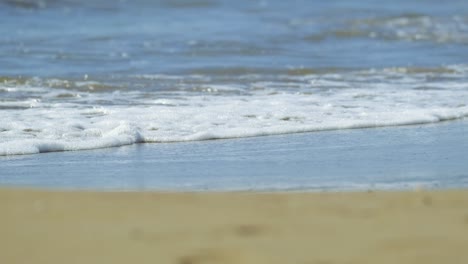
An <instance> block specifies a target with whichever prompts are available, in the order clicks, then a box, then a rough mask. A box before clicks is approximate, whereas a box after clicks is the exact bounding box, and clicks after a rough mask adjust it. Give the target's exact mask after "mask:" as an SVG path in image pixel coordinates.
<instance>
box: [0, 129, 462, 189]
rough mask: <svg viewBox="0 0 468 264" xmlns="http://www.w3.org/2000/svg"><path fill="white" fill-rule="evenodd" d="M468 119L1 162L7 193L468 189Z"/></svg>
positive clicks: (3, 159)
mask: <svg viewBox="0 0 468 264" xmlns="http://www.w3.org/2000/svg"><path fill="white" fill-rule="evenodd" d="M467 156H468V126H467V121H460V122H446V123H441V124H434V125H424V126H406V127H388V128H377V129H352V130H336V131H327V132H315V133H303V134H294V135H278V136H270V137H256V138H241V139H232V140H212V141H206V142H197V141H192V142H182V143H171V144H165V143H161V144H139V145H132V146H125V147H120V148H113V149H100V150H93V151H70V152H60V153H59V152H56V153H45V154H42V155H25V156H4V157H0V183H1V185H2V186H10V187H11V186H12V187H27V188H31V187H35V188H47V189H70V190H75V189H85V190H90V189H91V190H158V191H366V190H415V189H421V188H424V189H449V188H450V189H452V188H467V187H468V173H467V172H468V163H467V162H466V157H467Z"/></svg>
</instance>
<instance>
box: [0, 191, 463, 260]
mask: <svg viewBox="0 0 468 264" xmlns="http://www.w3.org/2000/svg"><path fill="white" fill-rule="evenodd" d="M0 212H1V218H0V234H1V235H0V248H1V253H0V263H48V264H50V263H112V264H114V263H175V264H201V263H256V264H258V263H268V264H270V263H304V264H306V263H310V264H312V263H316V264H331V263H392V264H393V263H424V264H429V263H468V251H467V248H468V235H467V234H468V191H467V190H461V191H408V192H360V193H342V192H341V193H340V192H334V193H161V192H159V193H157V192H58V191H54V192H51V191H31V190H21V189H1V190H0Z"/></svg>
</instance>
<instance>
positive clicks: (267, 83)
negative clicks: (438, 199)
mask: <svg viewBox="0 0 468 264" xmlns="http://www.w3.org/2000/svg"><path fill="white" fill-rule="evenodd" d="M467 117H468V1H466V0H449V1H444V2H441V1H436V0H425V1H421V0H395V1H377V0H375V1H372V0H335V1H313V0H307V1H306V0H291V1H280V0H249V1H247V0H239V1H228V0H134V1H126V0H116V1H107V0H2V1H0V155H1V156H11V155H20V154H39V153H44V152H57V151H71V150H73V151H82V150H90V149H103V148H109V147H121V146H124V145H133V144H138V143H169V142H187V141H202V140H212V139H229V138H246V137H257V136H266V135H280V134H291V133H301V132H314V131H332V130H346V129H367V128H374V127H387V126H406V125H416V124H417V125H423V124H434V123H439V122H444V121H453V120H461V119H466V118H467Z"/></svg>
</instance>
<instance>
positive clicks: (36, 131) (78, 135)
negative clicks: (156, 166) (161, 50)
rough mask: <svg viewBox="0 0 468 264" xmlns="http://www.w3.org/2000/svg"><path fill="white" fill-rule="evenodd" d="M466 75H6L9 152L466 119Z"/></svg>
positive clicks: (459, 69)
mask: <svg viewBox="0 0 468 264" xmlns="http://www.w3.org/2000/svg"><path fill="white" fill-rule="evenodd" d="M467 72H468V67H467V66H464V65H452V66H444V67H439V68H411V67H407V68H385V69H371V70H359V71H338V72H337V71H332V72H327V73H315V74H308V72H305V73H304V74H297V72H296V73H295V74H284V75H281V74H280V75H274V76H268V75H247V76H238V78H235V77H234V76H231V77H229V76H228V78H227V77H226V76H225V75H223V76H221V77H220V79H217V77H216V76H204V75H161V74H155V75H138V76H128V80H127V82H128V83H133V86H132V85H130V86H126V85H123V86H118V85H110V84H106V83H101V82H98V81H95V80H89V79H88V80H86V82H85V83H86V85H84V86H83V85H79V83H80V82H83V81H82V80H81V81H80V80H75V81H72V80H56V79H39V78H31V79H28V78H17V79H16V78H10V77H2V80H3V83H2V84H0V94H1V95H2V99H1V100H0V120H2V122H1V123H0V155H19V154H35V153H43V152H50V151H69V150H84V149H97V148H107V147H117V146H123V145H130V144H136V143H160V142H181V141H196V140H211V139H226V138H241V137H254V136H265V135H277V134H287V133H300V132H313V131H324V130H337V129H357V128H370V127H383V126H401V125H411V124H427V123H437V122H442V121H447V120H456V119H463V118H466V117H468V105H467V102H468V82H467V77H466V76H467V74H466V73H467ZM286 73H287V72H286ZM239 79H244V80H245V79H247V80H248V81H246V82H241V84H239V82H238V80H239ZM109 82H117V83H118V82H122V79H118V80H109ZM0 83H1V82H0ZM77 83H78V84H77ZM89 83H92V84H93V85H96V87H100V86H102V87H106V88H105V89H100V90H95V89H92V88H90V87H89V86H88V85H89ZM159 83H164V85H163V86H162V88H161V86H158V84H159ZM143 84H144V85H143ZM150 84H153V86H154V87H153V86H151V85H150ZM122 87H124V88H123V89H121V88H122ZM169 87H172V88H173V89H172V90H171V89H169Z"/></svg>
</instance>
